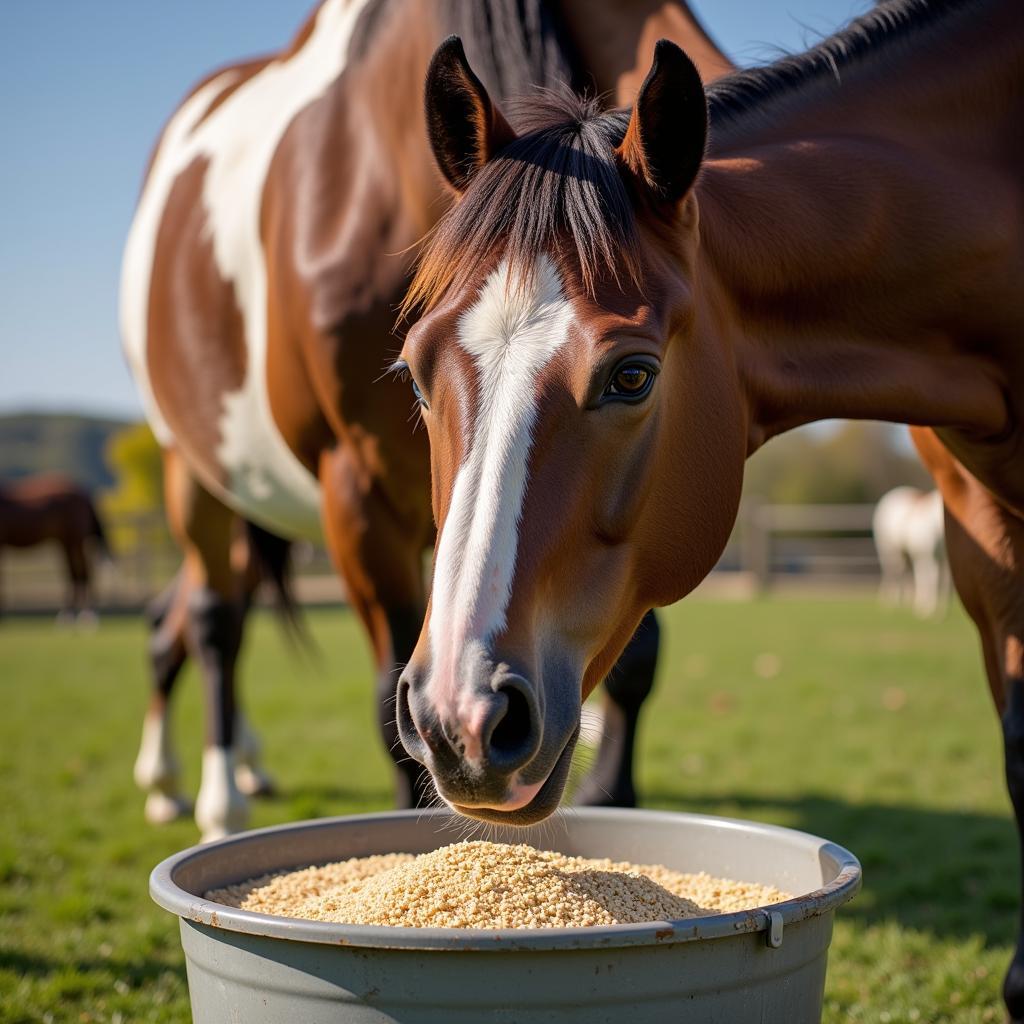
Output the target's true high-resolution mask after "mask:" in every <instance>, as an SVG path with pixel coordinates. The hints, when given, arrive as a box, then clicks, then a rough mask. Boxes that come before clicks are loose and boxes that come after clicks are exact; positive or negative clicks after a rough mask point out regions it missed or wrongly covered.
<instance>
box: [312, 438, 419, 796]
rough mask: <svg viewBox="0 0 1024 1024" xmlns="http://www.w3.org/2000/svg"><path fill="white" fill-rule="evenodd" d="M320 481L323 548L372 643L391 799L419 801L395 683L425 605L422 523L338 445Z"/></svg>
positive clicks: (415, 770)
mask: <svg viewBox="0 0 1024 1024" xmlns="http://www.w3.org/2000/svg"><path fill="white" fill-rule="evenodd" d="M320 482H321V486H322V490H323V495H324V498H323V516H324V535H325V537H326V540H327V548H328V550H329V552H330V554H331V559H332V561H333V562H334V565H335V568H336V569H337V571H338V573H339V574H340V575H341V577H342V579H343V580H344V583H345V588H346V592H347V595H348V600H349V603H350V604H351V605H352V607H353V609H354V610H355V612H356V614H357V615H358V616H359V618H360V620H361V621H362V623H363V626H364V628H365V629H366V632H367V634H368V636H369V639H370V645H371V647H372V649H373V657H374V661H375V663H376V673H377V682H376V688H375V696H376V703H377V724H378V727H379V729H380V734H381V739H382V740H383V742H384V746H385V748H386V749H387V751H388V753H389V754H390V756H391V758H392V760H393V762H394V767H395V803H396V805H397V806H398V807H417V806H424V805H425V804H427V803H428V802H429V800H430V797H431V796H432V795H433V790H432V788H431V787H430V783H429V779H428V776H427V773H425V772H424V771H423V769H422V767H421V766H420V765H419V764H418V763H417V762H415V761H413V760H412V758H410V757H409V756H408V754H407V753H406V751H405V748H404V747H403V746H402V743H401V740H400V739H399V736H398V725H397V722H396V719H395V691H396V687H397V685H398V676H399V673H400V672H401V670H402V668H403V667H404V666H405V664H406V663H407V662H408V661H409V659H410V658H411V657H412V652H413V648H414V647H415V646H416V641H417V639H418V638H419V632H420V627H421V626H422V624H423V618H424V614H425V610H426V600H425V596H426V595H425V586H424V580H423V552H424V550H425V548H426V546H427V538H426V537H425V536H424V534H425V530H424V528H423V527H422V526H421V525H419V524H408V523H403V522H402V521H401V519H400V517H399V515H398V514H397V512H396V511H395V509H394V506H393V505H392V504H391V503H390V502H388V501H387V500H386V499H385V498H384V497H383V496H382V495H380V494H379V493H378V492H377V491H376V489H375V487H374V485H373V484H372V483H370V484H367V483H365V481H364V474H361V473H360V472H359V469H358V467H357V466H356V465H355V463H354V460H352V459H351V457H350V455H349V454H348V453H347V452H346V451H345V450H344V449H339V450H337V451H335V452H332V453H331V454H330V455H327V456H324V458H323V460H322V464H321V471H320Z"/></svg>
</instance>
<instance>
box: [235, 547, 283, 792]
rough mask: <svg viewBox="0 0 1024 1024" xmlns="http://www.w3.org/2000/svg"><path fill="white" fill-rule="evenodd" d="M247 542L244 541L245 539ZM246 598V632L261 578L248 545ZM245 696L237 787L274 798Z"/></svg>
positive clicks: (239, 715) (239, 718)
mask: <svg viewBox="0 0 1024 1024" xmlns="http://www.w3.org/2000/svg"><path fill="white" fill-rule="evenodd" d="M243 540H244V538H243ZM244 561H245V565H246V570H245V595H244V599H243V602H242V608H241V619H242V621H241V623H240V625H239V629H240V630H242V631H244V625H245V620H246V619H247V618H248V616H249V609H250V608H251V607H252V600H253V597H254V596H255V594H256V590H257V588H258V587H259V583H260V575H259V570H258V567H257V560H256V559H255V557H254V556H252V554H251V553H250V552H249V550H248V544H247V543H246V544H245V545H244ZM240 698H241V695H240V694H239V693H238V688H237V687H236V692H235V785H237V786H238V789H239V791H240V792H241V793H243V794H244V795H245V796H253V797H260V796H270V795H271V794H272V793H273V792H274V780H273V779H272V778H271V777H270V775H268V774H267V772H266V770H265V769H264V767H263V757H262V752H263V744H262V742H261V741H260V737H259V735H258V734H257V732H256V730H255V729H253V727H252V724H251V723H250V721H249V718H248V716H247V715H246V714H245V712H244V711H243V710H242V702H241V699H240Z"/></svg>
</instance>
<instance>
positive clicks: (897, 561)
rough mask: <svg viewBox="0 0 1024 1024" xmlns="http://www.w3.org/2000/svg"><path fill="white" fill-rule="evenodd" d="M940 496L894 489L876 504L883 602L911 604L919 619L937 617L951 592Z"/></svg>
mask: <svg viewBox="0 0 1024 1024" xmlns="http://www.w3.org/2000/svg"><path fill="white" fill-rule="evenodd" d="M944 520H945V510H944V508H943V504H942V495H941V494H940V493H939V492H938V491H937V490H934V491H922V490H919V489H918V488H917V487H894V488H893V489H892V490H891V491H887V492H886V493H885V494H883V495H882V497H881V498H879V500H878V504H877V505H876V506H875V511H874V515H873V516H872V517H871V533H872V536H873V537H874V541H875V550H876V551H877V552H878V563H879V565H880V566H881V569H882V580H881V583H880V584H879V588H878V596H879V600H880V601H881V602H882V603H883V604H886V605H890V606H898V605H901V604H906V605H909V606H910V607H911V608H913V610H914V614H915V615H916V616H917V617H918V618H921V619H927V618H931V617H932V616H933V615H937V614H939V613H940V612H941V611H942V610H943V609H944V607H945V604H946V599H947V597H948V589H949V572H948V569H947V565H946V547H945V540H944V537H945V532H946V531H945V524H944Z"/></svg>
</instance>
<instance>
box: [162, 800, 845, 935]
mask: <svg viewBox="0 0 1024 1024" xmlns="http://www.w3.org/2000/svg"><path fill="white" fill-rule="evenodd" d="M572 815H573V818H574V819H585V820H595V821H601V820H604V821H609V822H611V821H618V822H619V823H620V824H625V825H639V824H641V823H643V822H647V823H651V824H654V823H660V824H680V823H683V822H687V823H689V824H693V825H698V826H699V827H703V828H713V829H726V830H732V829H734V830H736V831H737V832H742V833H745V834H747V835H750V834H755V835H761V836H776V837H778V838H779V839H785V840H786V841H787V842H788V843H789V844H791V845H795V846H798V847H802V848H803V849H804V850H805V851H806V852H812V853H817V855H818V856H819V857H826V858H828V859H829V860H831V861H832V862H833V863H834V864H835V866H836V869H837V871H836V876H835V877H834V878H833V879H832V881H831V882H827V883H826V884H825V885H822V886H821V887H820V888H818V889H815V890H813V891H812V892H809V893H803V894H799V895H797V896H794V897H792V898H791V899H788V900H784V901H783V902H781V903H773V904H771V905H770V906H769V907H759V908H754V909H751V910H741V911H735V912H732V913H728V914H716V915H713V916H705V917H693V918H686V919H683V920H675V921H647V922H644V923H642V924H617V925H601V926H591V927H580V928H538V929H508V928H504V929H470V928H401V927H393V926H388V925H353V924H341V923H338V922H333V921H308V920H303V919H300V918H290V917H281V916H278V915H272V914H260V913H255V912H253V911H249V910H240V909H237V908H234V907H229V906H227V905H225V904H222V903H214V902H213V901H212V900H208V899H205V898H204V897H202V896H200V895H197V894H195V893H191V892H189V891H188V890H187V889H184V888H183V887H182V886H180V885H179V884H178V883H177V881H176V880H175V877H174V876H175V874H177V873H178V872H180V871H181V869H182V868H183V867H184V866H185V865H187V864H189V863H191V862H193V861H194V860H195V859H197V858H204V857H209V856H216V855H218V854H219V853H221V852H222V851H225V850H229V849H230V848H231V847H232V846H237V845H240V844H244V843H248V842H252V841H253V840H254V839H256V838H264V837H273V836H275V835H282V834H284V835H286V834H288V833H290V832H297V831H308V830H311V829H330V828H335V827H337V826H338V825H360V824H365V825H373V824H374V823H377V822H380V823H383V822H387V821H392V822H394V821H408V820H416V821H429V820H430V819H431V818H436V819H437V820H439V821H441V820H443V821H450V819H451V814H450V812H446V811H444V810H437V809H431V810H404V811H380V812H372V813H366V814H348V815H338V816H334V817H329V818H315V819H311V820H307V821H295V822H288V823H285V824H283V825H272V826H269V827H267V828H260V829H251V830H249V831H246V832H239V833H236V834H234V835H231V836H227V837H225V838H223V839H219V840H216V841H214V842H210V843H201V844H197V845H195V846H190V847H188V848H186V849H184V850H181V851H179V852H178V853H175V854H172V855H171V856H170V857H167V858H165V859H164V860H163V861H161V862H160V863H159V864H157V866H156V867H155V868H154V869H153V871H152V873H151V874H150V878H149V893H150V896H151V898H152V899H153V901H154V902H155V903H157V904H158V905H159V906H161V907H163V908H164V909H165V910H168V911H170V912H171V913H172V914H175V915H177V916H178V917H179V918H181V919H182V921H183V922H192V923H194V924H199V925H205V926H207V927H210V928H215V929H222V930H224V931H230V932H238V933H242V934H246V935H256V936H264V937H267V938H275V939H283V940H286V941H290V942H312V943H317V944H322V945H331V946H345V947H358V948H370V949H407V950H413V949H420V950H428V949H446V950H462V951H481V950H491V951H496V950H500V951H516V950H534V951H537V950H554V949H608V948H618V947H623V946H637V945H665V944H672V943H679V942H694V941H699V940H704V939H716V938H723V937H726V936H729V935H741V934H746V933H751V932H763V931H767V930H769V928H771V929H772V931H773V933H774V932H780V935H779V938H780V941H781V934H782V933H784V928H785V927H786V926H788V925H791V924H796V923H797V922H800V921H804V920H806V919H808V918H811V917H818V916H821V915H824V914H829V913H832V912H833V911H834V910H835V909H836V908H837V907H839V906H841V905H842V904H843V903H846V902H847V901H849V900H851V899H852V898H853V897H854V896H855V895H856V894H857V892H858V891H859V889H860V887H861V882H862V870H861V865H860V862H859V861H858V860H857V858H856V857H855V856H854V855H853V854H852V853H851V852H850V851H849V850H847V849H845V848H844V847H842V846H839V845H838V844H836V843H833V842H831V841H830V840H827V839H822V838H821V837H820V836H815V835H812V834H811V833H809V832H801V831H799V830H797V829H791V828H786V827H784V826H781V825H769V824H765V823H762V822H754V821H745V820H743V819H740V818H726V817H718V816H715V815H710V814H691V813H687V812H682V811H659V810H638V809H627V808H616V807H575V808H573V809H572ZM305 866H306V865H296V867H295V870H301V868H302V867H305ZM780 922H781V926H780ZM771 944H772V945H775V944H776V943H775V942H774V941H773V942H772V943H771Z"/></svg>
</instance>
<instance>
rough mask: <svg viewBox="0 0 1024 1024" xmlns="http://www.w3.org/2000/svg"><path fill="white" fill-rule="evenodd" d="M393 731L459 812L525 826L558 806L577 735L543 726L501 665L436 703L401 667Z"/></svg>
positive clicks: (517, 680) (525, 692)
mask: <svg viewBox="0 0 1024 1024" xmlns="http://www.w3.org/2000/svg"><path fill="white" fill-rule="evenodd" d="M396 714H397V721H398V731H399V736H400V737H401V740H402V744H403V746H404V747H405V749H406V751H407V752H408V753H409V755H410V756H411V757H413V758H414V759H415V760H417V761H419V762H420V763H421V764H423V765H425V766H426V767H427V769H428V770H429V771H430V774H431V776H432V778H433V781H434V785H435V788H436V789H437V792H438V795H439V796H440V797H441V798H442V799H443V800H444V801H445V802H446V803H447V804H449V806H451V807H452V808H453V809H454V810H456V811H458V812H459V813H460V814H464V815H466V816H467V817H471V818H478V819H480V820H483V821H489V822H497V823H500V824H505V825H531V824H534V823H535V822H538V821H541V820H543V819H544V818H546V817H547V816H548V815H550V814H551V813H552V812H553V811H554V810H555V808H556V807H557V806H558V803H559V800H560V799H561V796H562V792H563V790H564V788H565V782H566V779H567V777H568V772H569V764H570V762H571V760H572V752H573V749H574V748H575V745H576V739H577V736H578V733H579V724H578V722H579V718H578V714H577V716H576V720H575V722H574V723H573V727H571V728H569V729H559V728H557V727H554V728H551V727H550V726H554V725H555V723H548V722H545V720H544V716H543V713H542V711H541V708H540V705H539V702H538V700H537V698H536V695H535V693H534V691H533V689H532V688H531V687H530V685H529V683H528V682H527V681H526V680H525V679H524V678H523V677H522V676H519V675H516V674H515V673H512V672H510V671H507V670H505V669H504V668H502V669H501V670H500V671H498V672H496V673H494V674H493V675H491V676H489V678H487V679H486V680H480V681H478V682H477V683H476V684H475V685H474V686H472V687H468V688H464V689H462V690H460V691H459V692H458V693H457V694H456V695H455V696H454V697H453V699H452V700H450V701H448V702H446V703H445V704H443V705H442V704H440V702H438V701H437V700H433V699H431V698H430V697H429V696H428V688H427V687H426V686H425V685H423V684H422V682H421V678H420V676H419V674H418V673H417V671H416V670H415V669H414V668H413V667H412V666H409V667H408V668H407V669H406V671H405V672H403V674H402V677H401V679H400V680H399V684H398V693H397V707H396Z"/></svg>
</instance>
